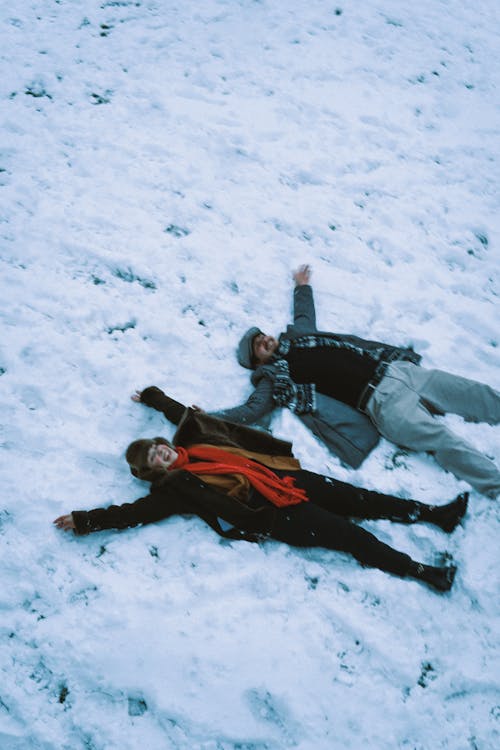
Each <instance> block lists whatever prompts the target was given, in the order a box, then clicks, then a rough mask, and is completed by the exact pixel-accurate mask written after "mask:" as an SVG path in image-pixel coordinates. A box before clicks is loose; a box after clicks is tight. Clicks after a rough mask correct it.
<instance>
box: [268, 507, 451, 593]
mask: <svg viewBox="0 0 500 750" xmlns="http://www.w3.org/2000/svg"><path fill="white" fill-rule="evenodd" d="M271 536H272V537H273V539H277V540H278V541H281V542H286V543H287V544H290V545H292V546H294V547H325V548H326V549H332V550H338V551H339V552H348V553H350V554H351V555H352V556H353V557H355V558H356V560H358V562H360V563H361V564H362V565H367V566H369V567H373V568H379V569H380V570H384V571H386V572H388V573H393V574H394V575H397V576H400V577H402V578H405V577H411V578H417V579H420V580H422V581H424V582H425V583H428V584H429V585H431V586H433V587H434V588H436V589H438V590H439V591H448V590H449V589H450V588H451V586H452V583H453V578H454V575H455V571H456V568H455V567H453V566H450V567H445V568H434V567H431V566H428V565H422V563H417V562H415V561H414V560H412V559H411V557H410V556H409V555H407V554H405V553H404V552H399V551H398V550H395V549H394V548H393V547H390V546H389V545H388V544H385V543H384V542H381V541H380V540H379V539H377V537H376V536H374V535H373V534H370V532H369V531H366V529H363V528H361V527H360V526H357V525H356V524H354V523H352V522H351V521H347V520H346V519H345V518H340V517H339V516H337V515H335V514H334V513H329V512H328V511H326V510H325V509H324V508H321V507H319V506H317V505H314V504H313V503H300V504H299V505H293V506H290V507H289V508H286V509H281V510H280V512H279V513H277V514H276V523H275V526H274V529H273V532H272V535H271Z"/></svg>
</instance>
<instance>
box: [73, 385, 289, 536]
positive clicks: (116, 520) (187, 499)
mask: <svg viewBox="0 0 500 750" xmlns="http://www.w3.org/2000/svg"><path fill="white" fill-rule="evenodd" d="M158 390H159V389H155V388H148V389H147V390H146V392H143V394H144V393H146V397H147V395H148V392H149V395H150V397H151V398H153V397H154V396H155V395H158V394H157V393H156V394H155V392H156V391H158ZM159 393H161V391H159ZM143 398H144V395H143ZM165 398H166V397H165ZM145 402H146V401H145ZM173 403H174V404H176V405H177V407H182V405H181V404H179V403H178V402H173ZM182 408H183V409H184V414H183V417H182V418H181V420H180V423H179V427H178V429H177V432H176V434H175V435H174V438H173V443H174V445H179V446H182V447H184V448H187V447H189V446H190V445H194V444H196V443H208V444H211V445H219V446H223V445H227V446H235V447H240V448H244V449H246V450H249V451H256V452H260V453H266V454H268V455H274V456H292V450H291V448H292V445H291V443H288V442H286V441H284V440H278V439H276V438H273V437H272V436H271V435H269V434H267V433H265V432H262V431H259V430H254V429H252V428H250V427H245V426H243V425H236V424H232V423H230V422H225V421H223V420H221V419H217V418H216V417H212V416H210V415H208V414H204V413H201V412H196V411H193V410H192V409H185V408H184V407H182ZM277 512H279V510H278V509H277V508H275V507H274V506H270V505H268V504H265V505H261V506H258V507H257V508H253V507H250V506H249V505H246V504H245V503H243V502H241V501H239V500H237V499H236V498H234V497H229V496H228V495H225V494H224V493H222V492H218V491H217V490H215V489H213V487H210V486H209V485H207V484H206V483H205V482H203V481H202V480H201V479H199V478H198V477H197V476H196V475H194V474H191V473H190V472H187V471H182V470H180V471H175V470H174V471H172V472H171V473H169V474H167V475H166V476H165V478H164V479H163V480H162V481H161V482H157V483H153V484H152V485H151V489H150V492H149V494H148V495H146V496H145V497H141V498H139V499H138V500H136V501H135V502H133V503H124V504H123V505H111V506H109V507H108V508H95V509H94V510H89V511H84V510H77V511H73V520H74V523H75V527H76V529H75V533H76V534H89V533H90V532H92V531H101V530H103V529H125V528H128V527H131V526H138V525H139V524H145V523H152V522H154V521H160V520H162V519H164V518H169V517H170V516H172V515H197V516H199V517H200V518H202V519H203V520H204V521H205V522H206V523H207V524H208V525H209V526H210V527H211V528H212V529H214V531H217V533H218V534H220V535H221V536H223V537H226V538H229V539H246V540H247V541H258V540H259V538H260V537H261V536H262V535H268V534H270V533H271V532H272V529H273V527H274V520H275V517H276V513H277ZM219 519H222V520H224V521H226V522H227V523H229V524H231V525H232V526H233V528H232V529H230V530H228V531H225V530H223V529H222V527H221V524H220V522H219Z"/></svg>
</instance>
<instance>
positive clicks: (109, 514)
mask: <svg viewBox="0 0 500 750" xmlns="http://www.w3.org/2000/svg"><path fill="white" fill-rule="evenodd" d="M176 505H177V504H176V503H175V501H174V502H173V503H170V502H161V501H160V499H159V498H158V497H154V496H152V495H147V496H146V497H141V498H139V500H136V501H135V502H133V503H124V504H123V505H110V506H109V507H108V508H94V510H74V511H73V512H72V515H73V521H74V524H75V534H77V535H78V536H83V535H85V534H90V533H91V532H93V531H102V530H103V529H127V528H129V527H131V526H138V525H139V524H145V523H152V522H154V521H160V520H162V519H163V518H168V517H169V516H172V515H174V514H175V513H178V512H180V509H179V508H177V507H176Z"/></svg>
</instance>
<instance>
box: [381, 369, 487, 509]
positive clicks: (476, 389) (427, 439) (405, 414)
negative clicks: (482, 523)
mask: <svg viewBox="0 0 500 750" xmlns="http://www.w3.org/2000/svg"><path fill="white" fill-rule="evenodd" d="M432 410H434V411H436V410H437V411H438V412H441V413H443V414H446V413H451V414H458V415H460V416H461V417H464V418H465V419H467V420H469V421H472V422H488V424H499V423H500V393H499V392H498V391H495V390H494V389H493V388H490V386H488V385H484V384H483V383H477V382H475V381H474V380H467V379H466V378H461V377H459V376H457V375H450V373H447V372H443V371H442V370H425V369H424V368H423V367H417V365H414V364H412V363H411V362H393V363H392V364H391V365H389V367H388V368H387V371H386V373H385V375H384V377H383V378H382V380H381V381H380V383H379V385H378V386H377V387H376V388H375V390H374V392H373V395H372V396H371V398H370V399H369V401H368V404H367V405H366V413H367V414H368V416H369V417H370V419H371V420H372V422H373V423H374V424H375V426H376V428H377V429H378V431H379V432H380V433H381V435H383V436H384V437H385V438H387V439H388V440H391V441H392V442H393V443H396V444H397V445H401V446H404V447H406V448H412V449H413V450H416V451H429V452H430V453H433V454H434V456H435V458H436V461H437V462H438V463H439V464H440V465H441V466H442V467H443V468H444V469H447V470H448V471H451V472H452V473H453V474H455V476H456V477H459V478H460V479H465V481H466V482H469V484H470V485H471V486H472V487H474V488H475V489H476V490H478V491H479V492H481V493H483V494H484V495H488V496H489V497H496V496H497V495H498V494H500V472H499V470H498V469H497V467H496V466H495V464H494V463H493V461H490V459H489V458H486V456H483V454H482V453H479V451H477V450H476V449H475V448H473V447H472V446H471V445H469V444H468V443H467V442H466V441H465V440H462V438H460V437H458V436H457V435H455V434H454V433H453V432H451V430H449V429H448V427H446V425H445V424H444V423H443V421H442V420H440V419H436V418H435V417H434V416H433V414H432V413H431V412H432Z"/></svg>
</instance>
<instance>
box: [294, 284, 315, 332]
mask: <svg viewBox="0 0 500 750" xmlns="http://www.w3.org/2000/svg"><path fill="white" fill-rule="evenodd" d="M293 325H294V328H295V329H297V330H298V331H303V332H304V333H312V332H313V331H316V330H317V328H316V310H315V309H314V298H313V291H312V287H311V286H310V285H309V284H301V285H298V286H296V287H295V289H294V291H293Z"/></svg>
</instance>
